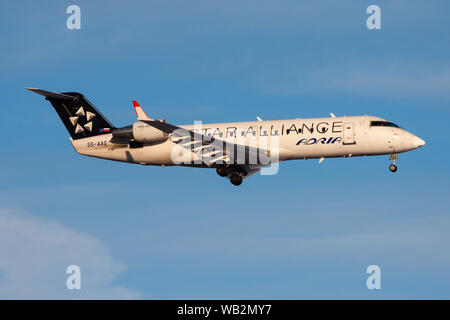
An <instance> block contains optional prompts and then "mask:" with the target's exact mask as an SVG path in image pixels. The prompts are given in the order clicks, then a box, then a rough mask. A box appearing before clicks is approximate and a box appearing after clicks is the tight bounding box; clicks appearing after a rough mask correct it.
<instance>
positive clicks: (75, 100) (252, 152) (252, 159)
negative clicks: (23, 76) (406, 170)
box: [26, 88, 425, 186]
mask: <svg viewBox="0 0 450 320" xmlns="http://www.w3.org/2000/svg"><path fill="white" fill-rule="evenodd" d="M26 89H28V90H30V91H33V92H35V93H37V94H40V95H43V96H44V97H45V99H46V100H48V101H49V102H50V103H51V104H52V105H53V107H54V109H55V110H56V112H57V114H58V115H59V117H60V118H61V120H62V122H63V124H64V125H65V127H66V129H67V131H69V134H70V136H71V138H70V141H71V143H72V146H73V147H74V149H75V150H76V151H77V152H78V153H79V154H81V155H86V156H91V157H96V158H102V159H108V160H115V161H122V162H128V163H134V164H141V165H157V166H173V165H181V166H188V167H201V168H215V169H216V172H217V174H218V175H219V176H221V177H225V178H228V179H229V180H230V182H231V183H232V184H233V185H236V186H238V185H240V184H241V183H242V181H243V179H245V178H248V177H249V176H251V175H253V174H255V173H257V172H259V171H262V170H264V168H267V167H270V166H272V165H275V164H278V163H280V162H283V161H287V160H296V159H319V163H321V162H322V161H323V160H324V159H325V158H337V157H360V156H372V155H389V159H390V165H389V170H390V171H392V172H396V171H397V166H396V160H397V159H398V154H399V153H402V152H406V151H410V150H414V149H417V148H419V147H421V146H423V145H425V141H424V140H422V139H420V138H419V137H417V136H415V135H414V134H412V133H410V132H408V131H406V130H405V129H403V128H401V127H399V126H398V125H396V124H395V123H393V122H390V121H387V120H384V119H382V118H379V117H374V116H367V115H364V116H345V117H336V116H335V115H334V114H333V113H330V115H331V117H327V118H305V119H303V118H295V119H287V120H271V121H263V120H262V119H261V118H260V117H257V121H250V122H230V123H211V124H201V123H197V124H196V123H194V124H192V125H173V124H170V123H168V122H167V121H166V120H160V119H151V118H149V117H148V115H147V114H146V113H145V111H144V110H143V108H142V107H141V106H140V105H139V103H137V102H136V101H133V106H134V109H135V112H136V115H137V120H138V121H136V122H134V123H133V124H131V125H128V126H125V127H121V128H116V127H114V126H113V125H112V124H111V122H109V121H108V120H107V119H106V118H105V117H104V116H103V115H102V114H101V113H100V112H99V111H98V110H97V109H96V108H95V107H94V105H92V104H91V103H90V102H89V101H88V100H87V99H86V98H85V97H84V96H83V95H82V94H81V93H77V92H63V93H55V92H50V91H45V90H41V89H37V88H26Z"/></svg>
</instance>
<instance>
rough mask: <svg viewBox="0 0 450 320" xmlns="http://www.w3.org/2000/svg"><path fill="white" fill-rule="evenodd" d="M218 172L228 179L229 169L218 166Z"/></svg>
mask: <svg viewBox="0 0 450 320" xmlns="http://www.w3.org/2000/svg"><path fill="white" fill-rule="evenodd" d="M216 172H217V174H218V175H219V176H221V177H226V176H227V175H228V169H227V167H225V166H218V167H217V169H216Z"/></svg>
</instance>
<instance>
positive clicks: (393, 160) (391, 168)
mask: <svg viewBox="0 0 450 320" xmlns="http://www.w3.org/2000/svg"><path fill="white" fill-rule="evenodd" d="M397 159H398V154H396V153H392V154H391V156H390V157H389V160H391V165H390V166H389V170H391V172H395V171H397V166H396V165H395V160H397Z"/></svg>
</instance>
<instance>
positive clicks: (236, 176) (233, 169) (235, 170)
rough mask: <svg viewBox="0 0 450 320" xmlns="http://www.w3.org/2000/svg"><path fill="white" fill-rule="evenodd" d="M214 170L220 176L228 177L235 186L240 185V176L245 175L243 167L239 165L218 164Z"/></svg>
mask: <svg viewBox="0 0 450 320" xmlns="http://www.w3.org/2000/svg"><path fill="white" fill-rule="evenodd" d="M216 172H217V174H218V175H219V176H221V177H229V178H230V182H231V183H232V184H234V185H235V186H238V185H240V184H241V183H242V179H243V178H242V177H243V176H244V175H246V172H245V170H244V169H242V168H241V167H240V166H235V165H230V166H225V165H220V166H218V167H217V168H216Z"/></svg>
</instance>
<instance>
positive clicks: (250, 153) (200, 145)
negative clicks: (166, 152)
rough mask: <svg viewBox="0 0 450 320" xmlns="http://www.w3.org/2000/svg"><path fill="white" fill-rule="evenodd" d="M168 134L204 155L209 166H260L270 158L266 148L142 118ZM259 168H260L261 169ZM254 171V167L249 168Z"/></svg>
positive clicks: (177, 142)
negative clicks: (250, 164) (225, 139)
mask: <svg viewBox="0 0 450 320" xmlns="http://www.w3.org/2000/svg"><path fill="white" fill-rule="evenodd" d="M141 121H142V122H144V123H146V124H148V125H151V126H153V127H154V128H156V129H159V130H161V131H163V132H165V133H167V134H170V135H171V139H172V142H174V143H176V144H178V145H179V146H181V147H183V148H185V149H187V150H190V151H192V152H194V153H197V154H201V155H202V158H201V159H202V162H203V163H204V164H206V165H207V166H208V167H210V166H212V165H215V164H221V163H224V164H238V165H241V166H243V167H244V166H245V164H248V163H252V165H255V166H257V167H259V169H260V168H261V167H263V166H265V165H268V164H269V162H270V158H269V157H268V155H267V151H266V150H265V149H261V148H256V147H251V146H245V145H241V144H236V143H231V142H228V141H224V140H221V139H216V138H213V137H210V136H207V135H204V134H201V133H199V132H195V131H193V130H188V129H185V128H182V127H179V126H175V125H172V124H170V123H167V122H163V121H159V120H141ZM259 169H258V170H259ZM249 171H253V169H249Z"/></svg>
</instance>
